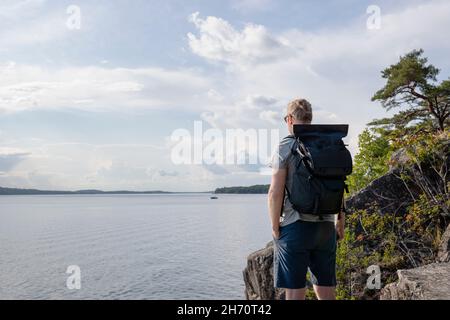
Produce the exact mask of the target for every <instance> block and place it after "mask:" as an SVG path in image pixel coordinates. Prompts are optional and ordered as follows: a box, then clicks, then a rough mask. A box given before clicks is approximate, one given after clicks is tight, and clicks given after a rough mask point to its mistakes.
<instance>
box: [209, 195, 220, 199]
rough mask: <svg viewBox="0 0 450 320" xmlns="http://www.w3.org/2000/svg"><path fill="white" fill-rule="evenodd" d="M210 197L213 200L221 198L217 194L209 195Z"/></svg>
mask: <svg viewBox="0 0 450 320" xmlns="http://www.w3.org/2000/svg"><path fill="white" fill-rule="evenodd" d="M209 198H210V199H212V200H215V199H219V198H218V197H216V196H212V197H209Z"/></svg>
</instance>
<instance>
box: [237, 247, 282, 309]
mask: <svg viewBox="0 0 450 320" xmlns="http://www.w3.org/2000/svg"><path fill="white" fill-rule="evenodd" d="M244 282H245V297H246V299H247V300H273V299H276V300H279V299H282V298H283V295H284V292H283V290H280V289H275V288H274V286H273V242H272V241H271V242H269V243H268V244H267V246H266V247H265V248H264V249H261V250H258V251H256V252H254V253H252V254H250V255H249V256H248V258H247V267H246V268H245V270H244Z"/></svg>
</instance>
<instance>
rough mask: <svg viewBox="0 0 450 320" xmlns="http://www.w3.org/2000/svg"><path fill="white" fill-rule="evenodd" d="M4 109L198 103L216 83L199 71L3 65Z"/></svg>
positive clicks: (0, 104)
mask: <svg viewBox="0 0 450 320" xmlns="http://www.w3.org/2000/svg"><path fill="white" fill-rule="evenodd" d="M0 72H1V73H2V77H1V78H0V113H1V112H3V113H5V112H7V113H10V112H15V111H22V110H28V109H35V108H49V109H53V108H79V109H86V110H93V109H106V110H109V109H119V108H125V109H126V108H156V109H158V108H173V107H180V106H181V105H182V106H184V107H190V108H192V109H195V108H197V106H199V105H205V103H204V102H202V99H203V101H205V100H206V99H207V97H204V98H201V97H198V92H206V91H207V90H208V89H209V88H210V85H211V84H210V83H209V82H208V80H207V79H206V78H204V77H203V76H202V74H201V73H199V72H197V71H194V70H189V69H186V70H167V69H162V68H135V69H126V68H102V67H73V68H60V69H56V70H55V69H50V68H44V67H38V66H30V65H18V64H15V63H12V62H10V63H7V64H5V65H3V66H1V65H0Z"/></svg>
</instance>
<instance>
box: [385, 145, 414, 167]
mask: <svg viewBox="0 0 450 320" xmlns="http://www.w3.org/2000/svg"><path fill="white" fill-rule="evenodd" d="M409 161H411V159H410V157H409V156H408V154H407V153H406V150H405V149H404V148H401V149H399V150H396V151H394V152H393V153H392V155H391V158H390V159H389V171H391V170H393V169H394V168H396V167H403V166H405V165H408V162H409Z"/></svg>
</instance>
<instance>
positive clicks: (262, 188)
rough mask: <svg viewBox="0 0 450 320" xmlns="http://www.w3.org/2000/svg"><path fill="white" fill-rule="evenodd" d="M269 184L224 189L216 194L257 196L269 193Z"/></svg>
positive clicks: (218, 189) (216, 191)
mask: <svg viewBox="0 0 450 320" xmlns="http://www.w3.org/2000/svg"><path fill="white" fill-rule="evenodd" d="M269 186H270V185H268V184H258V185H254V186H249V187H224V188H217V189H216V190H215V191H214V193H245V194H250V193H255V194H265V193H267V192H268V191H269Z"/></svg>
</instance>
